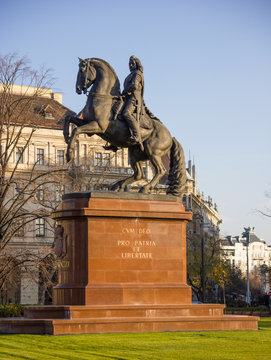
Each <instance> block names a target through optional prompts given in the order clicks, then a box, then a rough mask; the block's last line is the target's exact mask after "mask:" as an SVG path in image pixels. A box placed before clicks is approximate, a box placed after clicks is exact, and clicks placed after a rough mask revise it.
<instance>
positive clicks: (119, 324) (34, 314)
mask: <svg viewBox="0 0 271 360" xmlns="http://www.w3.org/2000/svg"><path fill="white" fill-rule="evenodd" d="M223 308H224V305H213V304H212V305H207V304H197V305H190V304H188V305H137V306H136V305H122V306H120V305H115V306H113V305H112V306H36V307H28V308H26V310H25V317H24V318H17V319H1V320H0V333H8V334H49V335H68V334H90V333H117V332H145V331H147V332H150V331H151V332H162V331H207V330H257V328H258V320H259V318H258V317H252V316H230V315H228V316H224V315H223Z"/></svg>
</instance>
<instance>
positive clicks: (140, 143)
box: [64, 56, 186, 196]
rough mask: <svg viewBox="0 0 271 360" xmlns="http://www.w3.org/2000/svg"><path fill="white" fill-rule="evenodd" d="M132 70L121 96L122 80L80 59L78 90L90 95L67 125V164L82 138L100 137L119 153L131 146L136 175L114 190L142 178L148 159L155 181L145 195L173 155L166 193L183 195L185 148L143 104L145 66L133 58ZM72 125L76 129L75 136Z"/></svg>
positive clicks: (145, 189) (94, 60)
mask: <svg viewBox="0 0 271 360" xmlns="http://www.w3.org/2000/svg"><path fill="white" fill-rule="evenodd" d="M129 68H130V74H129V75H128V76H127V78H126V79H125V81H124V89H123V92H122V93H121V92H120V82H119V79H118V77H117V75H116V73H115V71H114V69H113V68H112V67H111V66H110V65H109V64H108V63H107V62H106V61H105V60H102V59H98V58H89V59H85V60H83V59H80V58H79V71H78V75H77V82H76V92H77V93H78V94H82V92H84V93H85V94H88V95H87V102H86V105H85V107H84V108H83V110H82V111H80V112H79V114H78V115H77V116H70V115H69V116H67V117H66V118H65V121H64V138H65V141H66V143H67V145H68V146H67V153H66V158H67V162H69V161H71V160H73V159H74V148H75V144H76V139H77V136H78V135H80V134H87V135H88V136H92V135H94V134H96V135H98V136H100V137H101V138H102V139H104V140H106V141H107V142H108V143H110V145H109V146H107V149H111V150H113V151H116V150H117V149H118V148H128V152H129V157H130V163H131V166H132V169H133V171H134V173H133V175H132V176H130V177H128V178H125V179H123V180H120V181H118V182H116V183H114V184H113V185H112V186H111V188H110V190H113V191H120V190H121V189H125V190H126V189H127V185H129V184H132V183H134V182H136V181H138V180H142V179H144V172H143V168H142V162H143V161H146V160H150V162H151V163H152V165H153V167H154V177H153V178H152V179H151V181H150V182H148V183H147V184H146V185H144V186H142V188H141V189H140V192H141V193H145V194H147V193H149V192H150V191H151V190H152V189H154V188H155V186H156V185H157V184H158V182H159V180H160V179H161V178H162V177H163V176H164V175H165V173H166V169H165V167H164V164H163V162H162V157H163V156H164V155H166V154H167V153H168V152H170V169H169V174H168V188H167V194H172V195H175V196H181V195H182V194H183V193H184V189H185V183H186V167H185V159H184V153H183V149H182V146H181V145H180V143H179V142H178V141H177V140H176V139H175V138H174V137H172V136H171V134H170V132H169V131H168V129H167V128H166V127H165V126H164V125H163V124H162V122H161V121H160V120H159V119H158V118H156V117H155V116H154V115H153V114H152V113H151V111H150V110H149V109H148V108H147V107H146V105H145V102H144V99H143V95H144V77H143V66H142V64H141V62H140V60H139V59H138V58H136V57H135V56H131V57H130V61H129ZM90 87H91V88H90ZM89 88H90V90H89V91H88V89H89ZM70 124H75V125H76V126H77V127H75V128H74V129H73V130H72V132H71V135H70V126H69V125H70Z"/></svg>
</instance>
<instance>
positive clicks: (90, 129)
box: [66, 118, 103, 162]
mask: <svg viewBox="0 0 271 360" xmlns="http://www.w3.org/2000/svg"><path fill="white" fill-rule="evenodd" d="M74 119H77V120H80V119H78V118H74ZM73 122H74V121H73ZM74 123H75V122H74ZM77 123H78V127H76V128H75V129H73V131H72V134H71V137H70V138H69V140H68V147H67V153H66V159H67V162H69V161H71V160H73V159H74V147H75V142H76V139H77V137H78V136H79V135H80V134H87V135H88V136H92V135H94V134H100V133H102V132H103V130H102V129H101V127H100V126H99V124H98V123H97V122H96V121H92V122H90V123H88V124H86V122H85V121H83V120H80V121H77ZM80 124H81V125H80Z"/></svg>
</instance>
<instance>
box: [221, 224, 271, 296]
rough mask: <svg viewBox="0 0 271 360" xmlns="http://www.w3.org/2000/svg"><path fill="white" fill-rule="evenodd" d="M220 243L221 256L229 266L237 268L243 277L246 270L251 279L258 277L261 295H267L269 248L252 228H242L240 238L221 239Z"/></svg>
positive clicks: (268, 284)
mask: <svg viewBox="0 0 271 360" xmlns="http://www.w3.org/2000/svg"><path fill="white" fill-rule="evenodd" d="M220 243H221V248H222V251H223V254H224V256H225V258H226V259H227V260H228V261H229V262H230V264H231V265H232V266H237V267H239V268H240V269H241V271H242V273H243V274H244V275H245V274H246V273H247V268H248V270H249V273H250V274H251V276H252V279H254V278H255V277H258V279H259V280H260V288H261V291H262V293H268V291H270V283H269V272H268V269H270V267H271V246H270V245H267V244H266V242H265V241H264V240H263V239H260V238H259V237H258V236H257V235H256V234H255V232H254V228H253V227H247V228H244V232H243V233H242V235H241V236H226V237H223V238H221V239H220Z"/></svg>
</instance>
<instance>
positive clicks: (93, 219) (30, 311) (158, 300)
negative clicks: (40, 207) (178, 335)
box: [0, 192, 258, 335]
mask: <svg viewBox="0 0 271 360" xmlns="http://www.w3.org/2000/svg"><path fill="white" fill-rule="evenodd" d="M191 217H192V214H191V213H189V212H186V211H185V210H184V207H183V205H182V203H181V202H180V199H178V198H176V197H171V196H164V195H155V196H151V195H150V196H148V195H141V194H133V193H128V194H127V193H118V194H115V193H109V192H108V193H105V192H94V193H74V194H67V195H65V196H64V199H63V201H62V204H61V207H60V208H59V210H58V211H56V212H55V213H54V218H55V219H56V220H57V222H58V224H59V225H60V226H61V227H63V229H62V230H64V233H63V231H62V236H61V239H60V240H59V241H60V245H61V251H60V253H61V258H59V260H58V267H59V284H58V285H57V286H56V288H55V289H54V305H53V306H37V307H28V308H27V309H26V310H25V317H24V318H22V319H13V320H11V319H8V320H7V319H3V320H0V333H1V332H2V333H3V332H5V333H41V334H54V335H57V334H81V333H105V332H133V331H134V332H139V331H192V330H256V329H257V320H258V318H257V317H248V316H224V315H223V309H224V305H217V304H208V305H207V304H197V305H194V304H191V289H190V287H189V286H188V285H187V284H186V223H187V221H189V220H191Z"/></svg>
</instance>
